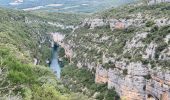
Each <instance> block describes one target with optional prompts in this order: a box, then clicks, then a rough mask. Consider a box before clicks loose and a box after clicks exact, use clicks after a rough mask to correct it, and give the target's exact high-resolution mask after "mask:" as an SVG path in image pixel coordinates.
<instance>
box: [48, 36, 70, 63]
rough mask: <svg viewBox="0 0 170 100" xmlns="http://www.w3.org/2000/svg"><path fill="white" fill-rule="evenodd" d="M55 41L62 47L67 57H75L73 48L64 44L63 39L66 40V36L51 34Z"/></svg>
mask: <svg viewBox="0 0 170 100" xmlns="http://www.w3.org/2000/svg"><path fill="white" fill-rule="evenodd" d="M51 35H52V38H53V41H54V42H56V43H57V44H58V45H60V46H61V47H62V48H64V50H65V56H66V57H67V58H69V59H70V62H71V58H72V57H73V51H72V49H71V47H70V46H69V45H67V44H65V43H64V42H63V39H64V38H65V36H64V35H62V34H60V33H51Z"/></svg>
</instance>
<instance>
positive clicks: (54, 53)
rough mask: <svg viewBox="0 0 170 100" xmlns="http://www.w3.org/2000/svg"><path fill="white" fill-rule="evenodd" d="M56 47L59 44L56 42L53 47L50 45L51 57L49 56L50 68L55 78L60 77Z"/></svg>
mask: <svg viewBox="0 0 170 100" xmlns="http://www.w3.org/2000/svg"><path fill="white" fill-rule="evenodd" d="M58 48H59V46H58V45H56V44H54V47H52V57H51V64H50V68H51V69H52V70H53V72H54V73H55V75H56V76H57V78H58V79H60V74H61V68H60V65H59V62H58Z"/></svg>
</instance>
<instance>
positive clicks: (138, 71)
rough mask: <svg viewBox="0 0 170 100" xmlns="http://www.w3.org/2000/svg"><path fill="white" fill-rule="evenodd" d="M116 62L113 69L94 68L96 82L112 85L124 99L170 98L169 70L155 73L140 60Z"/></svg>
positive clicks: (164, 99)
mask: <svg viewBox="0 0 170 100" xmlns="http://www.w3.org/2000/svg"><path fill="white" fill-rule="evenodd" d="M116 63H117V64H116V66H115V68H114V69H111V68H110V69H104V68H102V67H98V68H97V69H96V79H95V81H96V83H100V84H102V83H108V88H110V89H111V88H113V87H114V88H115V90H116V91H117V92H118V94H119V95H120V96H121V98H124V99H126V100H149V98H155V99H156V100H158V99H159V100H169V99H170V92H169V89H170V87H169V84H170V83H169V82H170V78H169V75H170V71H166V72H162V71H160V72H159V71H158V70H157V72H158V73H156V74H155V71H153V70H152V69H150V66H149V65H143V64H142V63H140V62H136V63H135V62H132V63H130V64H126V63H125V62H124V64H118V63H120V62H116ZM122 65H123V66H122ZM120 66H122V69H121V68H120ZM125 70H127V73H126V72H125Z"/></svg>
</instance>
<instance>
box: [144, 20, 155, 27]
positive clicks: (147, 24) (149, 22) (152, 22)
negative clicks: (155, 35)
mask: <svg viewBox="0 0 170 100" xmlns="http://www.w3.org/2000/svg"><path fill="white" fill-rule="evenodd" d="M154 24H155V22H154V21H148V22H146V24H145V25H146V27H151V26H153V25H154Z"/></svg>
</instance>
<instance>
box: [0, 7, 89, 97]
mask: <svg viewBox="0 0 170 100" xmlns="http://www.w3.org/2000/svg"><path fill="white" fill-rule="evenodd" d="M55 15H57V14H55ZM65 15H66V14H65ZM58 16H61V15H58ZM62 16H63V15H62ZM62 16H61V18H62V19H63V20H62V21H64V18H63V17H62ZM67 16H68V15H67ZM44 17H47V18H44ZM58 18H59V17H58ZM67 20H68V19H67ZM70 20H71V19H70ZM53 23H58V24H57V25H58V26H57V25H54V24H53ZM72 24H74V22H73V21H72ZM67 25H68V24H67ZM67 25H66V24H65V23H63V24H62V23H61V21H58V20H55V19H54V20H51V19H50V18H48V16H45V15H44V16H43V17H41V16H39V15H36V14H35V13H34V14H32V13H28V12H22V11H14V10H9V9H2V8H0V99H1V100H79V99H80V98H82V100H83V99H85V100H87V99H88V98H87V97H85V96H83V95H82V94H75V93H72V92H70V91H69V90H68V89H66V88H65V87H64V86H63V85H62V84H61V82H59V81H57V80H56V76H55V75H54V73H53V72H52V71H51V70H50V69H49V67H48V64H47V63H46V60H48V59H50V57H51V55H50V54H51V43H50V42H51V41H52V39H51V37H50V35H49V33H53V32H56V31H59V32H61V33H65V32H71V31H72V28H70V27H69V28H67V27H66V26H67ZM45 66H46V67H45Z"/></svg>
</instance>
